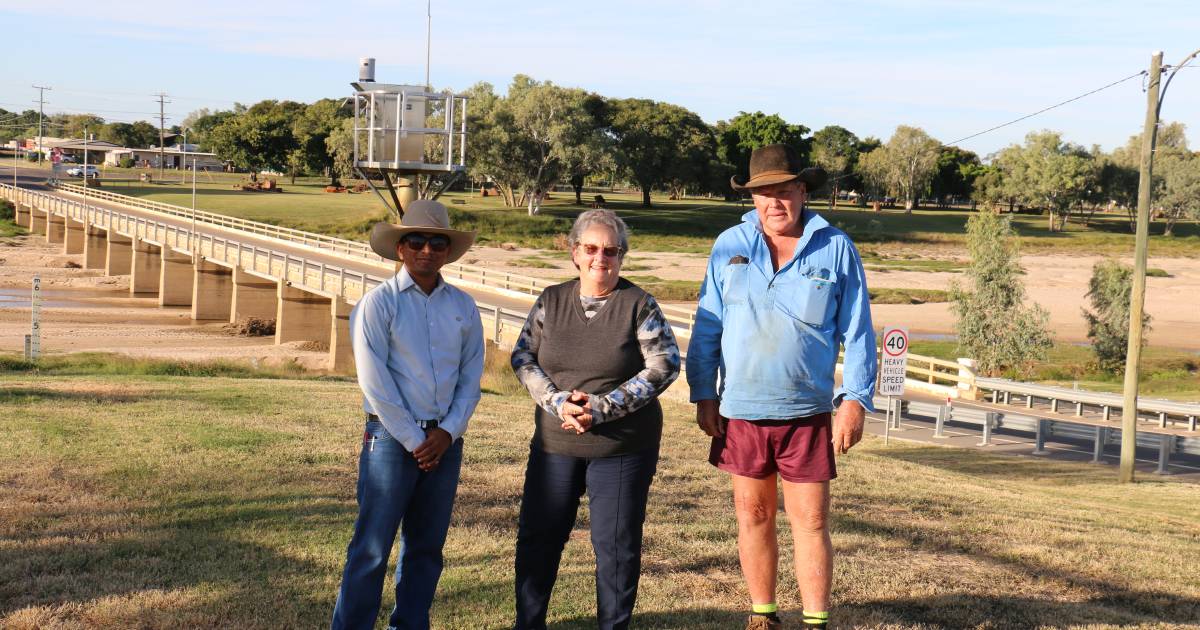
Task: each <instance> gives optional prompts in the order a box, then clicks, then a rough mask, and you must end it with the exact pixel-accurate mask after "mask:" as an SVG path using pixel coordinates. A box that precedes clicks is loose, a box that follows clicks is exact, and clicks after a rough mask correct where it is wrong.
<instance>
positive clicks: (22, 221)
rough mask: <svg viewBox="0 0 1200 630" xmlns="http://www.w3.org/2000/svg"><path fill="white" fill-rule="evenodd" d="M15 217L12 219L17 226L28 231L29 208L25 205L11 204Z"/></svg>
mask: <svg viewBox="0 0 1200 630" xmlns="http://www.w3.org/2000/svg"><path fill="white" fill-rule="evenodd" d="M13 206H14V209H15V214H16V217H14V219H15V220H16V222H17V225H19V226H21V227H23V228H25V229H29V220H30V206H29V204H27V203H19V202H13Z"/></svg>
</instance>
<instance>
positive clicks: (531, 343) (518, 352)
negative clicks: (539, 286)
mask: <svg viewBox="0 0 1200 630" xmlns="http://www.w3.org/2000/svg"><path fill="white" fill-rule="evenodd" d="M545 321H546V308H545V305H544V304H543V303H542V296H538V299H537V302H534V304H533V308H532V309H530V310H529V317H527V318H526V319H525V326H524V327H522V328H521V334H520V336H518V337H517V343H516V345H515V346H514V347H513V352H512V358H511V364H512V369H513V372H515V373H516V375H517V380H519V381H521V384H522V385H524V386H525V389H527V390H529V395H530V396H533V401H534V402H536V403H537V404H538V406H539V407H541V408H542V409H544V410H546V412H547V413H549V414H551V415H553V416H554V417H556V418H559V419H562V416H561V415H559V413H558V410H559V408H560V407H561V406H562V404H563V402H564V401H565V400H566V399H567V398H569V397H570V396H571V392H564V391H561V390H559V389H558V387H557V386H555V385H554V381H551V380H550V377H549V376H547V375H546V372H545V371H544V370H542V366H540V365H538V362H537V353H538V346H540V345H541V342H542V327H543V325H544V324H545ZM676 358H678V353H676Z"/></svg>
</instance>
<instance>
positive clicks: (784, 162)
mask: <svg viewBox="0 0 1200 630" xmlns="http://www.w3.org/2000/svg"><path fill="white" fill-rule="evenodd" d="M793 179H798V180H800V181H802V182H804V188H805V190H807V191H808V192H812V191H814V190H816V189H818V188H820V187H821V186H824V185H825V182H826V180H828V179H829V175H827V174H826V173H825V169H822V168H817V167H815V166H810V167H808V168H801V165H800V158H798V157H796V152H795V150H793V149H792V147H790V146H788V145H786V144H768V145H767V146H765V147H759V148H757V149H755V150H754V151H753V152H751V153H750V180H749V181H747V182H745V183H741V182H739V181H738V176H737V175H734V176H733V177H730V178H729V185H730V186H733V189H734V190H748V189H751V188H758V187H759V186H770V185H771V184H782V183H783V182H790V181H792V180H793Z"/></svg>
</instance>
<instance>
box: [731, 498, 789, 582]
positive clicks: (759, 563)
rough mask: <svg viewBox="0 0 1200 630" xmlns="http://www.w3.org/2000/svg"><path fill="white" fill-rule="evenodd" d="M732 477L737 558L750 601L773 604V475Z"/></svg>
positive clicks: (775, 573) (775, 563) (776, 568)
mask: <svg viewBox="0 0 1200 630" xmlns="http://www.w3.org/2000/svg"><path fill="white" fill-rule="evenodd" d="M732 477H733V505H734V512H736V513H737V520H738V557H739V559H740V560H741V562H742V575H743V576H745V578H746V586H747V588H749V590H750V601H751V602H752V603H755V604H769V603H774V601H775V585H776V581H777V578H778V574H779V541H778V540H777V539H776V538H775V511H776V510H777V509H778V506H779V500H778V498H777V497H776V481H775V475H771V476H770V477H768V478H766V479H754V478H751V477H741V476H738V475H732Z"/></svg>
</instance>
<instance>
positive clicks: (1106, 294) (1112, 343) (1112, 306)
mask: <svg viewBox="0 0 1200 630" xmlns="http://www.w3.org/2000/svg"><path fill="white" fill-rule="evenodd" d="M1132 286H1133V269H1132V268H1131V267H1126V266H1125V265H1122V264H1121V263H1119V262H1117V261H1115V260H1102V261H1100V262H1098V263H1096V264H1095V266H1093V267H1092V279H1091V280H1089V281H1088V292H1087V297H1088V299H1089V300H1091V302H1092V310H1090V311H1089V310H1087V309H1082V310H1083V318H1084V319H1085V320H1087V324H1088V339H1089V340H1091V342H1092V351H1093V352H1095V353H1096V362H1097V364H1098V365H1099V366H1100V369H1102V370H1104V371H1106V372H1114V373H1116V372H1121V371H1123V370H1124V368H1125V353H1126V351H1127V350H1128V344H1129V315H1130V313H1129V303H1130V292H1131V287H1132ZM1149 323H1150V316H1149V315H1145V314H1143V315H1142V327H1143V329H1144V330H1146V331H1148V330H1149ZM1145 343H1146V338H1145V337H1142V344H1143V345H1145Z"/></svg>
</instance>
